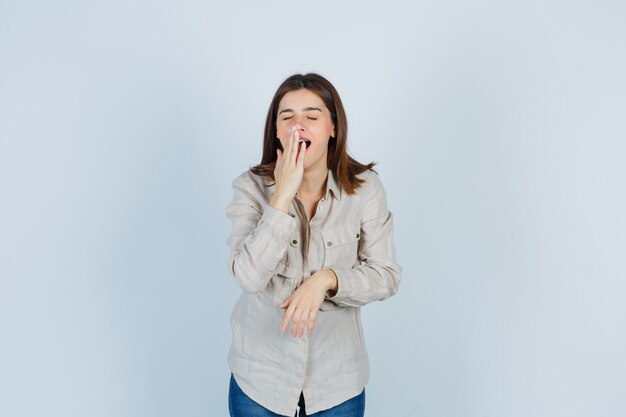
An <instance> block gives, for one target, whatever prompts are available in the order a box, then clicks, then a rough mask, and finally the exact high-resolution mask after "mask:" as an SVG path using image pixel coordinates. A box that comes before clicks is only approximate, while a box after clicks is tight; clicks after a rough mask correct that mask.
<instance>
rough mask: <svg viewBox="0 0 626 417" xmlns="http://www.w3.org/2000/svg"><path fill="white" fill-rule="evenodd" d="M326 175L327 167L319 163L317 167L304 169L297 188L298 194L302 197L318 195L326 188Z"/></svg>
mask: <svg viewBox="0 0 626 417" xmlns="http://www.w3.org/2000/svg"><path fill="white" fill-rule="evenodd" d="M327 177H328V167H326V165H320V166H319V167H317V168H313V167H311V170H306V171H304V176H303V177H302V183H301V184H300V188H299V189H298V194H300V196H304V197H319V196H322V195H323V194H324V191H325V189H326V179H327Z"/></svg>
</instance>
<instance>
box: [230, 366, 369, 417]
mask: <svg viewBox="0 0 626 417" xmlns="http://www.w3.org/2000/svg"><path fill="white" fill-rule="evenodd" d="M298 406H299V407H300V414H299V417H363V415H364V414H365V388H363V391H361V393H360V394H359V395H357V396H356V397H353V398H350V399H349V400H347V401H345V402H343V403H341V404H339V405H336V406H334V407H333V408H329V409H328V410H322V411H319V412H317V413H315V414H311V415H308V414H307V413H306V408H305V405H304V396H303V395H302V393H300V402H298ZM228 412H229V413H230V417H285V416H282V415H280V414H276V413H274V412H272V411H270V410H268V409H267V408H265V407H263V406H261V405H259V404H258V403H256V402H255V401H253V400H252V399H251V398H250V397H248V396H247V395H246V394H245V393H244V392H243V391H242V390H241V388H239V385H237V381H235V377H234V376H233V374H232V373H231V374H230V387H229V388H228ZM294 417H298V412H297V411H296V414H294Z"/></svg>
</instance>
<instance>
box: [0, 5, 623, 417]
mask: <svg viewBox="0 0 626 417" xmlns="http://www.w3.org/2000/svg"><path fill="white" fill-rule="evenodd" d="M625 21H626V4H625V3H624V2H623V1H617V0H615V1H605V0H601V1H595V2H590V1H588V2H583V1H564V0H563V1H552V0H548V1H545V0H542V1H532V0H531V1H495V0H491V1H488V0H478V1H461V0H443V1H430V2H424V1H405V2H401V1H393V0H388V1H384V2H382V1H381V2H368V1H360V2H357V1H313V2H295V1H294V2H284V1H258V2H257V1H233V2H210V1H185V0H183V1H180V0H179V1H175V2H174V1H169V2H165V1H147V0H136V1H116V0H114V1H107V2H81V1H55V2H46V1H25V0H20V1H7V0H2V1H0V199H1V200H0V415H2V416H6V417H25V416H28V417H31V416H32V417H35V416H54V417H56V416H59V417H61V416H63V417H69V416H77V417H78V416H81V417H82V416H89V417H117V416H119V417H166V416H167V417H170V416H171V417H174V416H186V417H187V416H188V417H201V416H211V417H220V416H227V415H228V409H227V391H228V380H229V376H230V374H229V370H228V367H227V363H226V354H227V351H228V348H229V345H230V338H231V334H230V327H229V316H230V313H231V311H232V307H233V305H234V302H235V300H236V299H237V297H238V296H239V294H240V291H241V290H240V288H239V287H238V286H237V285H236V283H235V282H234V280H232V278H231V277H230V276H229V274H228V270H227V257H228V248H227V246H226V238H227V237H228V234H229V233H230V223H229V222H228V219H227V218H226V215H225V209H226V206H227V205H228V203H229V202H230V199H231V198H232V189H231V188H230V184H231V181H232V179H233V178H234V177H235V176H237V175H239V174H240V173H241V172H243V171H244V170H246V169H247V168H248V167H250V166H251V165H254V164H256V163H258V162H259V160H260V156H261V143H262V131H263V123H264V119H265V115H266V112H267V108H268V106H269V102H270V99H271V97H272V95H273V93H274V91H275V90H276V88H277V87H278V85H279V84H280V83H281V82H282V81H283V80H284V79H285V78H286V77H287V76H289V75H291V74H293V73H296V72H309V71H313V72H318V73H320V74H322V75H324V76H325V77H327V78H328V79H329V80H330V81H331V82H332V83H334V85H335V86H336V87H337V89H338V90H339V92H340V94H341V96H342V98H343V100H344V105H345V107H346V110H347V113H348V122H349V151H350V153H351V154H352V155H353V156H354V157H355V158H356V159H358V160H359V161H361V162H369V161H376V162H378V165H377V170H378V172H379V174H380V178H381V179H382V181H383V184H384V185H385V188H386V190H387V195H388V205H389V208H390V210H391V211H392V213H394V216H395V239H396V248H397V258H398V262H399V263H400V264H401V265H402V267H403V268H404V271H403V280H402V283H401V286H400V290H399V292H398V294H397V295H396V296H394V297H392V298H390V299H388V300H386V301H384V302H375V303H371V304H369V305H367V306H365V307H364V308H363V312H362V313H363V323H364V330H365V337H366V344H367V347H368V351H369V354H370V361H371V380H370V383H369V384H368V385H367V387H366V397H367V411H366V415H367V416H368V417H377V416H404V417H579V416H580V417H582V416H589V417H592V416H593V417H615V416H620V415H622V416H623V415H626V403H624V394H625V393H626V355H625V354H624V353H625V352H626V303H625V302H624V299H625V295H626V219H625V215H624V213H626V193H625V180H626V163H625V159H626V123H625V120H626V117H625V115H626V81H625V80H626V77H624V74H626V53H625V51H626V49H625V48H624V45H625V43H626V25H625V24H624V22H625ZM294 411H295V410H294Z"/></svg>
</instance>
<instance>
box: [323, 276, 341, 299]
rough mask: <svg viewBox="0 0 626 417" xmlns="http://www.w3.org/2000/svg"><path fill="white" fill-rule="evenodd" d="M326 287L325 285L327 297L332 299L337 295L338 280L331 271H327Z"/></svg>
mask: <svg viewBox="0 0 626 417" xmlns="http://www.w3.org/2000/svg"><path fill="white" fill-rule="evenodd" d="M326 271H327V276H328V280H327V285H326V293H327V294H328V296H330V297H332V296H334V295H335V294H337V290H338V288H339V279H338V278H337V274H335V271H333V270H332V269H327V270H326Z"/></svg>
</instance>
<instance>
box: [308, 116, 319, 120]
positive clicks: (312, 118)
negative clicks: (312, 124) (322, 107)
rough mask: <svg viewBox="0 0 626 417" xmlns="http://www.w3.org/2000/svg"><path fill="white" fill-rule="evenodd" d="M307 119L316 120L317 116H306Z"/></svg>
mask: <svg viewBox="0 0 626 417" xmlns="http://www.w3.org/2000/svg"><path fill="white" fill-rule="evenodd" d="M307 119H309V120H317V117H307Z"/></svg>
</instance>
